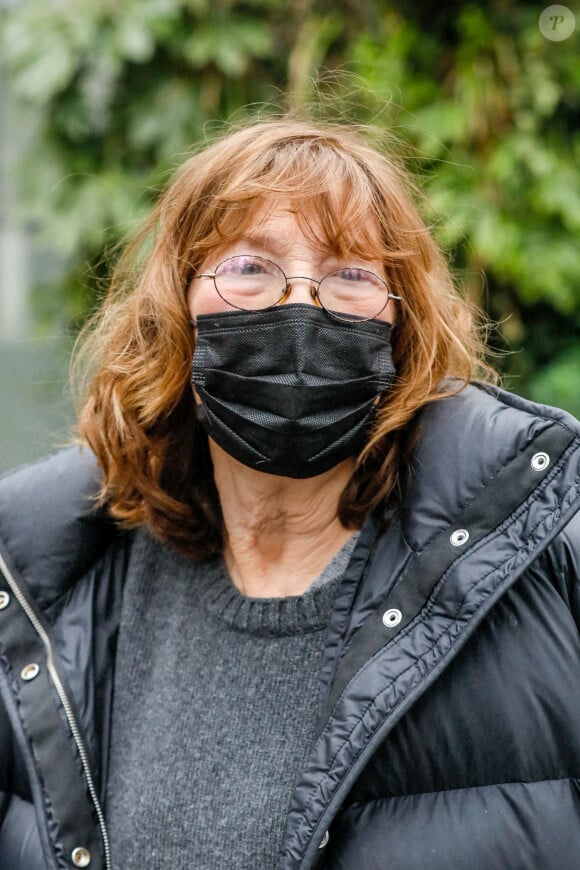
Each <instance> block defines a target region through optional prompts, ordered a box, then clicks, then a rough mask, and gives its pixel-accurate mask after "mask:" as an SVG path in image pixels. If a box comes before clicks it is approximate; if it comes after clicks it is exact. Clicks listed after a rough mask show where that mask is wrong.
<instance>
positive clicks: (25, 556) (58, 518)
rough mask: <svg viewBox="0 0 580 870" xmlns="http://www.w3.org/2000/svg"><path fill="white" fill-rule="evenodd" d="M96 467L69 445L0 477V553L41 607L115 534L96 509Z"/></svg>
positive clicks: (88, 454)
mask: <svg viewBox="0 0 580 870" xmlns="http://www.w3.org/2000/svg"><path fill="white" fill-rule="evenodd" d="M98 489H99V471H98V467H97V464H96V461H95V458H94V456H93V454H92V453H91V451H90V450H89V449H88V448H80V447H69V448H66V449H64V450H59V451H57V452H56V453H53V454H51V455H50V456H48V457H46V458H44V459H41V460H38V461H37V462H34V463H31V464H29V465H25V466H23V467H21V468H18V469H16V470H14V471H10V472H7V473H5V474H4V475H3V476H2V477H1V478H0V553H1V554H2V556H3V558H4V560H5V561H6V563H7V565H8V567H9V568H10V569H11V570H12V571H13V572H14V573H15V574H16V576H18V577H19V578H20V579H21V580H22V581H24V583H25V584H26V586H27V587H28V589H29V590H30V591H31V593H32V594H33V595H34V596H35V597H36V598H37V600H38V601H39V603H40V604H41V605H47V604H50V603H51V602H52V601H53V600H54V599H55V598H56V597H58V595H60V594H61V593H62V592H64V591H65V590H66V588H68V586H69V585H70V584H72V583H73V582H74V581H75V580H76V579H78V578H79V577H80V576H82V574H83V573H84V572H85V571H86V570H88V568H89V567H90V565H91V564H92V563H93V562H94V561H95V559H96V558H98V556H99V554H100V553H101V552H102V551H103V549H104V548H105V547H106V546H107V545H108V544H109V543H110V542H111V540H112V539H113V538H114V537H115V535H116V534H117V531H116V527H115V524H114V523H113V521H112V520H111V519H110V518H109V517H108V516H107V514H106V511H104V510H100V509H96V508H95V502H94V500H95V496H96V494H97V492H98Z"/></svg>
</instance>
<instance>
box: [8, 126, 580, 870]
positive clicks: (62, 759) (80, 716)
mask: <svg viewBox="0 0 580 870" xmlns="http://www.w3.org/2000/svg"><path fill="white" fill-rule="evenodd" d="M85 350H86V354H87V356H88V361H89V363H90V367H89V368H90V371H91V372H92V375H91V378H90V381H89V384H88V387H87V391H86V396H85V400H84V405H83V407H82V411H81V414H80V422H79V428H80V436H81V441H82V442H83V443H84V445H85V446H84V447H83V448H81V449H78V448H76V447H74V448H69V449H68V450H65V451H62V452H59V453H56V454H55V455H53V456H52V457H50V458H48V459H47V460H44V461H42V462H40V463H37V464H35V465H32V466H30V467H28V468H25V469H23V470H20V471H17V472H15V473H13V474H9V475H7V476H6V477H5V478H4V480H3V481H2V485H1V490H0V492H1V495H0V540H1V544H0V553H1V556H0V569H1V574H2V576H1V580H0V583H1V585H0V650H1V656H0V661H1V664H2V669H1V675H2V680H1V684H0V685H1V689H2V695H1V697H2V702H3V705H2V706H1V707H0V738H1V741H0V746H1V747H2V749H1V755H0V759H1V763H0V789H1V795H2V802H1V805H0V806H1V812H0V819H1V820H2V826H1V828H0V867H2V868H10V870H21V868H26V870H35V868H41V867H42V868H46V867H50V868H65V867H89V866H90V867H91V868H111V867H115V868H120V867H129V868H143V867H146V868H162V867H163V868H164V867H168V866H171V867H178V868H185V867H188V868H189V867H194V868H223V867H228V868H229V867H236V868H248V870H249V868H252V870H255V868H280V870H290V868H301V870H305V868H314V867H325V868H332V870H344V868H355V867H356V868H358V867H359V866H361V864H362V865H363V866H365V867H366V868H384V867H389V868H390V870H411V868H413V870H414V868H418V867H421V868H426V870H441V868H446V870H447V868H450V867H451V868H454V867H455V868H464V867H470V868H486V870H490V868H498V870H499V868H501V870H506V868H513V870H516V868H517V870H523V868H530V867H534V868H540V867H541V868H544V870H545V868H554V870H556V868H558V870H562V868H575V867H578V866H580V806H579V804H580V801H579V799H578V788H577V786H576V783H577V780H576V777H577V776H578V775H579V774H580V727H579V725H580V693H579V692H578V691H577V681H578V675H579V672H580V666H579V652H580V642H579V636H578V619H579V615H580V614H579V606H580V601H579V597H578V575H579V547H578V541H579V535H580V519H579V514H578V505H579V502H580V486H579V481H580V460H579V457H580V427H579V426H578V424H577V423H576V421H574V420H573V419H572V418H571V417H569V416H568V415H567V414H565V413H564V412H562V411H558V410H554V409H550V408H546V407H542V406H538V405H532V404H531V403H529V402H526V401H524V400H522V399H519V398H517V397H515V396H512V395H509V394H508V393H505V392H503V391H501V390H499V389H496V388H494V387H492V386H485V385H484V383H483V380H485V379H486V377H487V370H486V369H485V366H483V365H482V363H481V362H480V360H481V347H480V344H479V342H478V339H477V336H476V332H475V328H474V326H473V323H472V320H471V318H470V314H469V311H468V309H467V307H466V305H465V304H464V302H463V301H462V300H461V298H460V297H459V296H458V295H457V293H456V292H455V291H454V289H453V285H452V282H451V279H450V276H449V273H448V270H447V267H446V264H445V261H444V259H443V258H442V257H441V255H440V254H439V252H438V251H437V248H436V246H435V244H434V242H433V240H432V239H431V237H430V235H429V233H428V231H427V229H426V227H425V226H424V224H423V223H422V222H421V220H420V218H419V216H418V213H417V211H416V208H415V206H414V204H413V200H412V196H411V193H410V186H409V182H408V179H407V178H406V177H405V174H404V172H403V171H402V170H401V168H400V167H399V166H398V164H397V163H396V161H394V160H393V159H392V158H391V157H389V156H387V155H385V154H384V153H382V151H381V149H379V148H377V147H374V146H373V145H372V144H370V142H369V141H367V140H366V139H365V138H364V137H363V135H362V134H360V133H358V132H357V131H354V130H352V129H350V128H348V127H341V126H338V125H335V126H333V125H331V126H324V125H320V124H316V123H309V122H299V121H294V120H290V119H281V120H268V121H264V122H262V123H258V124H254V125H250V126H247V127H245V128H242V129H239V130H237V131H234V132H232V133H230V134H229V135H226V136H224V137H223V138H222V139H220V140H219V141H217V142H215V143H214V144H212V145H210V146H209V147H207V148H206V149H205V150H203V151H201V152H200V153H198V154H197V155H195V156H193V157H192V158H191V159H190V160H188V161H187V162H186V163H185V165H184V166H183V167H182V169H181V170H180V172H179V173H178V175H177V176H176V178H175V179H174V180H173V182H172V183H171V184H170V185H169V187H168V188H167V190H166V191H165V193H164V194H163V195H162V196H161V198H160V200H159V203H158V205H157V208H156V210H155V211H154V213H153V215H152V217H151V219H150V220H149V221H148V223H147V225H146V227H145V228H144V230H143V232H142V233H141V234H140V236H139V238H138V239H137V240H136V241H135V242H134V243H133V245H132V246H131V247H130V248H129V249H128V251H127V253H126V254H125V256H124V258H123V259H122V260H121V262H120V263H119V264H118V266H117V269H116V272H115V275H114V280H113V287H112V291H111V295H110V296H109V298H108V300H107V301H106V302H105V304H104V306H103V308H102V310H101V312H100V314H99V315H98V318H97V321H96V324H94V325H93V329H92V333H91V336H90V337H89V338H88V340H87V343H86V344H85ZM85 364H86V365H87V366H88V363H87V361H86V359H85ZM476 377H479V378H480V380H479V381H478V382H477V383H476V382H473V383H471V382H472V381H474V378H476ZM88 448H90V450H89V449H88Z"/></svg>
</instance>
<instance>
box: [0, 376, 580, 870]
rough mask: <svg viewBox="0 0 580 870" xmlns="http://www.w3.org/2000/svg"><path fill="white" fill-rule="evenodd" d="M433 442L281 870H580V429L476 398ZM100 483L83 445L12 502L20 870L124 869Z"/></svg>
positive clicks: (114, 604) (4, 486)
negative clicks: (113, 838)
mask: <svg viewBox="0 0 580 870" xmlns="http://www.w3.org/2000/svg"><path fill="white" fill-rule="evenodd" d="M421 425H422V437H421V442H420V446H419V449H418V451H417V454H416V459H415V474H414V482H413V485H412V488H411V492H410V494H409V498H408V501H407V504H406V507H405V510H404V511H403V512H402V514H401V516H400V517H399V518H398V520H397V521H396V522H395V523H394V524H393V525H392V526H391V527H390V528H389V530H388V531H387V532H386V533H381V534H377V530H376V525H375V523H374V521H373V520H371V521H369V522H368V523H367V525H366V527H365V529H364V530H363V532H362V534H361V536H360V539H359V542H358V544H357V547H356V549H355V552H354V554H353V557H352V560H351V563H350V565H349V568H348V570H347V575H346V577H345V579H344V582H343V584H342V591H341V593H340V595H339V598H338V601H337V604H336V608H335V611H334V614H333V620H332V624H331V629H330V633H329V637H328V643H327V654H326V660H325V664H324V667H323V673H322V681H321V698H322V701H321V704H322V710H323V712H322V714H321V717H320V726H319V731H318V737H317V739H316V741H315V744H314V747H313V749H312V752H311V755H310V760H309V763H308V764H307V766H306V769H305V770H304V772H303V774H302V777H301V780H300V783H299V785H298V787H297V788H296V791H295V793H294V797H293V801H292V805H291V808H290V811H289V814H288V822H287V830H286V834H285V838H284V845H283V850H282V855H281V856H280V859H279V861H278V863H277V867H278V868H279V870H298V868H301V870H305V868H313V867H324V868H327V870H354V868H356V870H359V868H361V867H363V868H365V870H372V868H389V870H417V868H421V870H450V868H451V870H453V868H458V870H463V868H469V870H529V868H534V870H577V868H578V867H580V779H579V777H580V637H579V631H578V626H579V619H580V595H579V589H578V581H579V577H580V514H579V512H578V511H579V507H580V426H579V425H578V424H577V423H576V421H574V420H573V419H572V418H570V417H569V416H568V415H566V414H564V413H563V412H559V411H554V410H553V409H547V408H543V407H539V406H534V405H530V404H529V403H526V402H524V401H522V400H520V399H518V398H516V397H514V396H511V395H508V394H506V393H503V392H497V395H495V396H493V395H491V394H490V393H489V392H488V391H486V390H483V389H479V388H477V387H471V388H468V389H467V390H465V391H464V392H463V393H461V394H460V395H459V396H458V397H456V398H453V399H447V400H444V401H443V402H440V403H436V404H435V405H433V406H431V407H429V408H427V409H426V410H425V411H424V412H423V416H422V424H421ZM94 476H95V469H94V466H93V464H92V461H91V459H90V456H89V455H88V454H84V455H80V454H79V452H78V451H77V450H76V449H71V450H68V451H64V452H62V453H58V454H56V455H54V456H53V457H52V458H50V459H48V460H47V461H43V462H41V463H38V464H36V465H32V466H29V467H27V468H25V469H23V470H21V471H18V472H16V473H14V474H9V475H7V476H5V478H4V479H3V481H2V483H1V485H0V553H1V557H0V573H1V575H2V576H1V577H0V662H1V669H0V689H1V698H2V701H3V704H2V705H0V868H2V870H40V868H43V870H45V868H66V867H68V868H70V867H75V866H76V867H84V866H89V867H90V868H91V870H95V868H99V870H100V868H105V867H108V866H109V855H108V849H107V845H106V825H105V820H104V819H103V817H102V812H101V810H100V805H101V798H102V794H103V792H104V787H105V783H106V777H107V746H108V724H109V719H110V716H109V714H110V707H111V688H112V669H113V667H114V661H115V637H116V629H117V624H118V619H119V611H120V602H121V593H122V586H123V557H124V553H125V552H126V551H127V548H128V547H129V546H130V541H131V535H130V534H119V533H118V532H117V531H116V530H115V529H114V527H113V526H112V525H111V524H110V523H108V522H107V520H106V518H105V517H104V516H103V515H100V514H95V513H91V510H90V506H89V502H88V500H87V493H88V492H90V491H92V489H93V488H94ZM33 804H34V808H33ZM327 831H328V834H326V832H327Z"/></svg>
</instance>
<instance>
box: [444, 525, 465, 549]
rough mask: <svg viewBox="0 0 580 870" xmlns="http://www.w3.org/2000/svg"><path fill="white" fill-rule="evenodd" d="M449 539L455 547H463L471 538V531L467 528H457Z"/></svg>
mask: <svg viewBox="0 0 580 870" xmlns="http://www.w3.org/2000/svg"><path fill="white" fill-rule="evenodd" d="M449 540H450V541H451V543H452V545H453V546H454V547H462V546H463V545H464V544H466V543H467V542H468V540H469V532H468V531H467V529H455V531H454V532H453V533H452V534H451V536H450V537H449Z"/></svg>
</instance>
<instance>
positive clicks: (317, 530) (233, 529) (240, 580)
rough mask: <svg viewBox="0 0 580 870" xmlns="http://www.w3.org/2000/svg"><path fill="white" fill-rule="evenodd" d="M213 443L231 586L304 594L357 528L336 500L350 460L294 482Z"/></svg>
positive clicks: (259, 593)
mask: <svg viewBox="0 0 580 870" xmlns="http://www.w3.org/2000/svg"><path fill="white" fill-rule="evenodd" d="M210 449H211V455H212V460H213V464H214V477H215V482H216V486H217V489H218V493H219V496H220V502H221V507H222V513H223V518H224V525H225V545H224V559H225V563H226V567H227V569H228V571H229V573H230V576H231V578H232V580H233V582H234V584H235V585H236V586H237V588H238V589H239V590H240V591H241V592H242V593H243V594H244V595H248V596H250V597H253V598H275V597H280V596H288V595H301V594H302V593H303V592H305V591H306V589H308V587H309V586H310V585H311V584H312V582H313V581H314V580H315V579H316V578H317V577H318V575H319V574H320V573H321V571H322V570H323V569H324V568H325V567H326V565H327V564H328V563H329V562H330V561H331V559H332V558H333V556H334V555H335V554H336V553H337V552H338V551H339V550H340V548H341V547H342V546H343V545H344V544H345V543H346V541H347V540H348V538H349V537H350V536H351V534H352V531H350V530H348V529H345V528H344V526H343V525H342V523H341V522H340V520H339V518H338V516H337V506H338V501H339V498H340V495H341V493H342V490H343V489H344V487H345V485H346V483H347V481H348V479H349V477H350V475H351V474H352V470H353V461H352V460H347V461H345V462H342V463H340V465H337V466H336V467H335V468H333V469H331V470H330V471H327V472H326V473H325V474H321V475H318V476H317V477H313V478H308V479H306V480H293V479H291V478H288V477H276V476H275V475H270V474H263V473H262V472H258V471H254V470H253V469H250V468H247V467H246V466H245V465H242V464H241V463H239V462H237V460H235V459H233V458H232V457H231V456H229V455H228V454H227V453H225V452H224V451H223V450H222V449H221V448H220V447H218V446H217V445H216V444H215V443H213V442H212V441H211V439H210Z"/></svg>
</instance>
